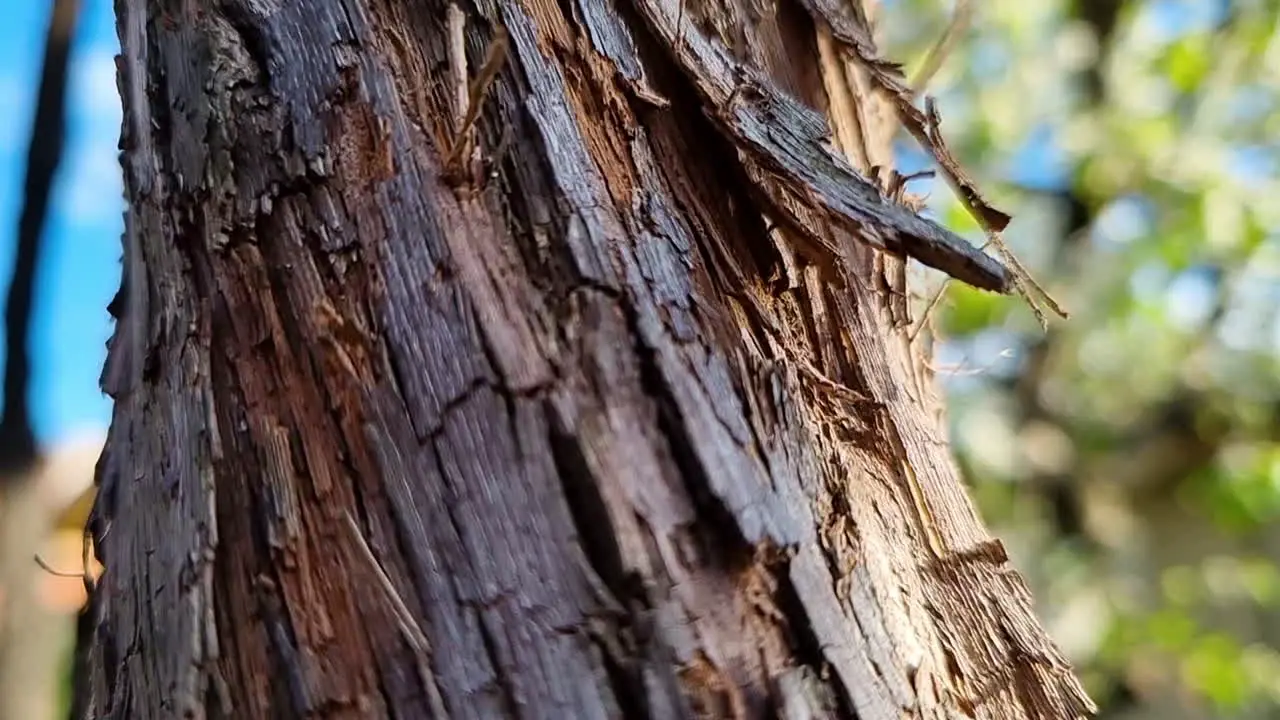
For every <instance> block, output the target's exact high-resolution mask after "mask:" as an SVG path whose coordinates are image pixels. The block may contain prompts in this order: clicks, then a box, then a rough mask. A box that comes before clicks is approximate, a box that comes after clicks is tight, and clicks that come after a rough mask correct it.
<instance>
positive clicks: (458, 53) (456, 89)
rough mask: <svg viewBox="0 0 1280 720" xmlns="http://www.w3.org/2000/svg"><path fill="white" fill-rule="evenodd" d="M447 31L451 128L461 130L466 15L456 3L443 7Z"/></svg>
mask: <svg viewBox="0 0 1280 720" xmlns="http://www.w3.org/2000/svg"><path fill="white" fill-rule="evenodd" d="M445 23H446V24H447V25H448V28H449V31H448V34H449V69H450V70H452V71H453V93H454V96H453V129H454V132H455V133H458V132H461V128H462V122H463V118H465V117H466V115H467V78H468V76H467V42H466V28H467V16H466V15H465V14H464V13H463V12H462V10H461V8H459V7H458V6H457V4H456V3H449V7H448V8H446V9H445Z"/></svg>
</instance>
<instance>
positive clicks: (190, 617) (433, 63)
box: [78, 0, 1090, 720]
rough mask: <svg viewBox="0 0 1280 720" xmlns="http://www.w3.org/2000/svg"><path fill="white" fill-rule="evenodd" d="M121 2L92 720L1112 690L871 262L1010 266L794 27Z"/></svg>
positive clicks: (679, 15) (1016, 699) (88, 708)
mask: <svg viewBox="0 0 1280 720" xmlns="http://www.w3.org/2000/svg"><path fill="white" fill-rule="evenodd" d="M210 5H211V7H210ZM197 6H199V7H197ZM162 7H167V9H162ZM117 8H118V12H119V27H120V34H121V40H122V46H123V55H122V59H121V92H122V95H123V97H124V102H125V125H124V128H123V138H122V148H123V150H124V154H123V162H124V167H125V176H126V187H127V192H128V199H129V212H128V216H127V224H126V237H125V281H124V283H123V285H122V291H121V295H120V297H119V302H118V303H116V305H117V308H116V309H117V311H119V312H120V313H121V316H120V317H119V319H118V324H117V331H116V335H115V337H114V338H113V340H112V344H111V348H110V354H109V358H108V362H107V367H106V369H105V371H104V386H105V388H106V389H107V391H108V392H110V393H111V394H112V395H113V397H115V399H116V410H115V418H114V421H113V424H112V428H111V432H110V437H109V439H108V442H107V447H106V449H105V451H104V454H103V457H102V460H101V461H100V464H99V482H100V484H101V490H100V493H99V500H98V503H97V506H96V507H95V513H94V518H93V521H92V526H93V527H92V530H93V532H94V535H95V541H96V547H97V549H98V552H99V555H100V558H101V560H102V562H103V564H104V566H105V568H106V571H105V574H104V576H103V578H102V581H101V583H100V584H99V586H98V588H97V589H96V591H95V592H94V594H93V600H92V606H91V610H90V612H91V613H92V614H93V618H94V622H95V624H96V625H97V629H96V631H95V632H94V634H93V638H92V640H91V642H90V643H89V644H88V646H87V648H86V653H87V655H86V656H85V662H84V666H85V667H86V668H87V670H86V672H85V673H82V678H81V680H82V682H80V683H79V689H78V698H79V703H80V707H81V708H83V710H84V711H85V712H86V713H87V714H88V715H89V716H92V717H112V718H138V719H146V718H168V717H210V718H222V717H225V718H232V717H234V718H272V717H281V718H292V717H325V718H340V717H351V718H364V717H371V718H383V717H387V718H392V717H394V718H419V717H422V718H427V717H438V718H443V717H477V718H504V717H529V718H534V717H536V718H570V717H571V718H596V717H599V718H614V717H632V718H639V717H663V718H666V717H695V716H696V717H743V718H756V717H785V718H805V717H858V718H861V719H862V720H869V719H874V718H901V717H922V718H923V717H939V718H942V717H960V716H969V717H980V718H1001V719H1004V718H1074V717H1078V716H1080V715H1082V714H1084V713H1086V712H1088V711H1089V709H1090V703H1089V701H1088V699H1087V698H1086V697H1085V695H1084V693H1083V691H1082V690H1081V689H1080V686H1079V684H1078V683H1077V681H1076V680H1075V678H1074V677H1073V676H1072V674H1071V671H1070V668H1069V667H1068V666H1067V664H1066V663H1065V662H1064V661H1063V659H1062V658H1061V657H1060V656H1059V654H1058V652H1057V650H1056V649H1055V648H1054V647H1053V645H1052V643H1051V642H1050V641H1049V640H1048V639H1047V638H1046V637H1045V636H1044V633H1043V631H1042V630H1041V628H1040V626H1039V625H1038V623H1037V622H1036V620H1035V618H1034V615H1033V612H1032V608H1031V600H1030V597H1029V596H1028V593H1027V591H1026V589H1025V586H1024V585H1023V583H1022V580H1021V578H1020V577H1019V576H1018V575H1017V573H1016V572H1015V571H1014V570H1013V569H1012V568H1011V567H1010V566H1009V564H1008V561H1007V557H1006V555H1005V553H1004V550H1003V547H1002V546H1001V545H1000V543H999V542H998V541H996V540H993V539H991V538H990V536H989V535H988V533H987V531H986V530H985V528H984V527H983V526H982V524H981V521H980V520H979V519H978V517H977V516H976V514H975V512H974V510H973V508H972V506H971V504H970V502H969V500H968V498H967V496H966V495H965V492H964V489H963V488H962V487H961V485H960V483H959V481H958V479H957V474H956V472H955V469H954V467H953V465H952V463H951V460H950V457H949V452H948V448H947V444H946V438H945V434H944V432H943V430H942V429H941V427H940V422H939V416H940V413H938V412H937V411H936V403H934V401H933V400H932V395H931V394H930V392H929V390H928V381H927V378H923V376H922V374H921V373H920V372H919V368H918V367H917V366H916V364H915V362H914V358H913V353H912V350H911V347H910V343H909V342H908V340H907V333H908V332H909V330H908V329H907V328H905V327H903V324H902V323H901V318H894V317H892V316H891V312H890V307H891V305H893V302H892V300H891V298H892V297H893V296H894V293H895V292H897V293H900V292H901V291H902V288H894V287H893V283H892V279H891V278H886V276H885V275H884V274H883V273H882V272H881V270H880V269H879V268H881V267H882V265H881V264H878V263H876V262H875V260H874V258H875V254H876V251H874V250H872V249H871V248H870V247H869V246H868V245H867V243H872V244H877V243H878V244H879V245H881V246H883V247H885V248H888V249H889V250H894V251H897V252H911V253H912V254H915V255H916V256H917V257H921V259H922V260H924V261H925V262H928V263H931V264H934V265H935V266H949V267H951V268H954V269H955V272H957V273H961V274H963V275H965V276H966V278H967V279H969V280H971V281H973V282H977V283H979V284H986V285H987V286H989V287H993V288H996V289H1005V286H1006V284H1005V283H1004V281H1003V276H1002V275H1001V272H1000V270H1001V268H1000V267H999V266H998V265H997V264H994V263H993V262H991V261H989V259H987V258H986V257H985V256H980V255H978V254H976V253H969V252H968V251H967V250H965V249H964V248H962V247H960V246H959V245H957V244H956V243H957V242H959V241H956V240H955V239H954V238H952V237H951V236H949V235H947V234H946V233H944V232H943V231H941V229H939V228H936V226H933V225H931V224H929V223H925V222H924V221H922V220H919V219H918V218H916V217H914V216H913V215H912V214H911V213H910V212H909V211H907V210H906V209H904V208H903V207H901V206H899V205H896V204H894V203H892V202H889V201H888V200H885V199H884V198H883V197H882V196H881V195H880V194H879V193H878V192H875V191H874V189H872V190H867V188H870V186H869V185H865V184H864V185H858V184H856V183H857V180H856V177H855V176H853V175H851V174H850V173H849V172H847V168H848V166H847V165H842V164H840V163H837V162H835V161H833V160H832V159H831V157H830V155H829V154H822V153H824V152H825V151H822V150H821V147H820V143H819V142H817V140H816V139H815V138H817V134H819V131H820V130H821V127H820V126H821V124H822V121H821V116H820V115H819V114H817V113H815V112H813V111H812V110H808V109H806V108H805V107H803V106H802V105H800V104H798V103H795V102H793V101H792V100H790V99H787V97H783V96H782V95H781V94H779V93H778V92H777V91H778V90H779V89H780V90H781V91H783V92H785V93H786V95H787V96H788V97H792V98H796V99H798V100H799V101H800V102H802V103H804V104H806V105H808V106H810V107H812V108H817V109H825V108H826V107H827V106H828V100H827V91H826V90H825V89H824V74H823V73H824V71H823V69H822V68H821V63H820V62H819V55H820V53H819V50H818V41H817V37H816V34H815V33H816V30H815V24H814V22H813V20H811V19H810V17H809V15H807V14H806V12H805V10H804V9H802V8H801V7H798V6H794V5H791V4H789V3H781V4H779V5H777V6H776V7H773V8H768V9H766V8H763V7H760V6H757V5H751V4H738V3H733V2H723V1H722V0H708V1H707V2H703V3H688V5H687V6H685V5H684V4H681V3H677V2H676V0H668V1H667V2H661V1H660V0H632V1H631V2H621V3H616V4H615V3H614V2H611V1H609V0H566V1H565V2H560V3H557V2H550V1H548V0H503V2H500V3H494V2H492V1H491V0H486V1H484V2H477V3H476V4H475V5H474V6H471V5H467V6H464V7H463V11H457V10H456V9H450V8H447V7H445V6H444V5H443V4H440V3H436V2H427V3H419V2H406V1H404V0H311V1H309V2H296V3H281V2H272V1H263V0H223V1H222V2H220V3H210V4H197V3H175V2H168V3H154V2H144V1H143V0H117ZM459 29H460V32H461V35H460V36H458V35H456V33H457V32H459ZM454 37H461V38H462V42H461V43H457V42H454V41H453V40H452V39H451V38H454ZM459 50H461V52H459ZM460 55H465V58H466V59H467V64H468V65H469V69H464V68H461V67H460V64H459V56H460ZM726 68H727V69H728V70H732V72H733V73H737V75H735V76H732V77H731V76H730V75H726V74H725V73H726V72H728V70H726ZM493 71H496V73H495V72H493ZM759 72H763V73H765V74H764V75H758V74H752V73H759ZM717 73H718V74H717ZM828 74H829V73H828ZM472 78H477V79H476V80H475V81H474V82H473V81H472ZM486 78H490V79H489V80H487V79H486ZM829 79H830V78H829V77H826V78H825V80H829ZM742 88H746V90H745V91H744V90H742ZM469 108H472V109H476V108H478V109H479V112H478V114H477V120H476V122H475V125H474V128H471V129H468V128H467V119H468V117H467V116H468V114H469V113H468V109H469ZM761 118H765V119H766V120H767V119H769V118H772V119H773V121H771V122H762V121H761ZM815 128H817V129H815ZM804 133H810V134H811V135H812V137H810V136H808V135H804ZM802 136H803V137H802ZM796 138H800V139H801V140H800V141H797V140H796ZM806 153H808V154H807V155H806ZM842 173H843V174H842ZM833 177H839V178H844V179H845V180H844V182H843V184H838V183H837V184H833V182H832V178H833ZM802 181H803V182H802ZM766 214H767V215H768V216H769V218H772V220H766V218H765V215H766ZM775 221H776V223H777V224H778V225H780V227H775V225H774V223H775ZM814 228H819V230H820V232H819V231H815V230H814ZM859 239H860V240H861V241H862V242H859V241H858V240H859ZM824 243H827V244H824ZM833 247H834V248H835V251H834V252H832V248H833ZM965 247H967V246H965ZM895 320H897V321H898V322H895ZM957 713H959V715H957Z"/></svg>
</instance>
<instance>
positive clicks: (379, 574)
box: [346, 512, 448, 717]
mask: <svg viewBox="0 0 1280 720" xmlns="http://www.w3.org/2000/svg"><path fill="white" fill-rule="evenodd" d="M346 520H347V529H348V530H349V531H350V532H351V538H352V540H353V542H354V544H355V547H356V549H357V550H359V551H360V555H361V557H362V558H363V559H364V560H365V561H366V562H367V563H368V564H369V568H370V569H371V570H373V574H374V576H375V577H376V578H377V579H378V585H379V586H380V587H381V588H382V594H383V596H384V597H385V598H386V599H387V602H388V603H390V605H391V611H392V614H393V615H395V617H396V623H397V624H398V625H399V626H400V631H401V633H402V634H403V635H404V638H405V640H406V641H407V642H408V643H409V647H410V648H411V649H412V650H413V654H414V659H415V660H417V664H418V675H419V678H420V680H421V681H422V684H423V686H424V687H425V689H426V691H427V694H428V696H429V700H430V702H431V710H432V712H433V714H434V715H435V716H436V717H448V713H447V712H446V711H445V704H444V697H443V696H441V694H440V688H439V686H438V685H437V684H436V680H435V674H434V673H433V672H432V671H431V659H430V658H431V641H429V640H428V639H427V636H426V634H425V633H423V632H422V628H421V627H419V626H418V623H417V622H416V621H415V620H414V619H413V613H411V612H409V606H408V605H406V604H405V602H404V598H402V597H400V593H398V592H396V586H395V584H394V583H392V582H391V577H390V576H389V575H387V572H386V570H383V569H382V565H381V563H379V562H378V558H377V557H376V556H375V555H374V554H373V548H371V547H369V543H368V542H367V541H366V540H365V539H364V534H363V533H361V532H360V525H359V524H357V523H356V519H355V518H354V517H353V516H352V515H351V513H350V512H347V513H346Z"/></svg>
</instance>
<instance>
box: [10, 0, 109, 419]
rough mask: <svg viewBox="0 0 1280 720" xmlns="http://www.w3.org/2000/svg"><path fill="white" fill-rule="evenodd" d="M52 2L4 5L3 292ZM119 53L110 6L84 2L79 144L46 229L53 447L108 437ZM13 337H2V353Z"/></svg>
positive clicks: (44, 299)
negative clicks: (94, 435) (88, 436)
mask: <svg viewBox="0 0 1280 720" xmlns="http://www.w3.org/2000/svg"><path fill="white" fill-rule="evenodd" d="M51 4H52V3H46V2H35V1H33V0H19V1H18V2H10V3H6V4H5V10H6V13H5V15H6V18H7V19H6V20H5V22H4V23H3V24H0V287H3V288H7V287H8V278H9V276H10V273H11V272H12V267H13V248H14V239H15V237H14V236H15V233H16V229H17V218H18V211H19V208H20V206H21V203H22V181H23V166H24V164H25V159H26V153H27V142H28V140H29V137H30V127H31V116H32V114H33V109H34V103H35V94H36V87H37V84H38V82H39V76H40V62H41V57H42V54H43V52H44V33H45V30H46V28H47V27H48V15H49V5H51ZM117 49H118V44H117V42H116V35H115V20H114V18H113V17H112V3H111V2H110V0H85V5H84V14H83V15H82V17H81V21H80V27H79V32H78V41H77V45H76V49H75V52H74V53H73V55H72V60H71V86H70V88H69V92H70V95H69V97H68V113H67V123H68V132H69V137H68V138H67V140H68V144H67V148H66V153H65V155H64V156H63V163H62V167H61V169H60V171H59V177H58V183H57V187H56V188H55V191H54V196H53V201H52V204H51V207H50V217H49V222H48V224H47V226H46V235H45V246H44V256H43V258H42V261H41V272H40V277H39V279H38V285H37V293H38V294H37V304H36V317H35V322H34V323H33V325H34V329H35V338H34V343H35V350H34V362H33V365H34V370H35V377H34V379H33V383H34V385H33V387H32V389H31V400H32V411H33V413H34V422H35V426H36V433H37V434H38V435H39V437H40V439H41V440H42V441H43V442H45V443H50V444H52V443H58V442H61V441H63V440H66V439H69V437H70V436H72V435H79V434H82V433H84V432H92V431H101V430H102V429H104V428H105V427H106V425H107V423H108V422H109V420H110V417H111V403H110V400H109V399H108V398H106V397H104V396H103V395H102V394H101V392H100V391H99V390H98V373H99V372H100V370H101V368H102V361H103V359H104V358H105V357H106V347H105V343H106V340H107V338H108V337H109V335H110V333H111V323H110V316H109V315H107V311H106V307H107V303H108V302H110V301H111V296H112V295H113V294H114V293H115V291H116V287H117V286H118V284H119V278H120V232H121V230H122V228H123V220H122V216H121V212H122V211H123V208H124V201H123V199H122V197H121V187H120V171H119V164H118V162H117V159H116V142H117V138H118V137H119V133H120V102H119V99H118V96H117V94H116V84H115V62H114V59H113V57H114V55H115V53H116V52H117ZM2 343H3V339H0V344H2Z"/></svg>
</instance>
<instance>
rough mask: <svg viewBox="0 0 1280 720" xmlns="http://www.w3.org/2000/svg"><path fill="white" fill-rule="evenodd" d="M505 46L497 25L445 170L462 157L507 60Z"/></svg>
mask: <svg viewBox="0 0 1280 720" xmlns="http://www.w3.org/2000/svg"><path fill="white" fill-rule="evenodd" d="M507 44H508V36H507V29H506V28H504V27H502V26H501V25H499V26H498V30H497V33H495V35H494V38H493V41H492V42H490V43H489V51H488V52H487V53H485V58H484V64H483V65H481V66H480V73H479V74H478V75H476V77H475V79H474V80H472V81H471V87H470V89H469V91H468V92H467V112H466V115H464V116H463V118H462V124H461V125H460V126H459V127H458V128H456V129H455V131H454V137H453V141H452V142H450V143H449V152H448V153H447V154H446V156H445V161H444V165H445V168H446V169H452V168H454V167H455V166H456V165H457V163H458V160H459V158H460V157H461V155H462V150H463V148H464V146H465V145H466V144H467V143H466V136H467V133H468V132H470V131H471V126H472V125H474V124H475V122H476V118H477V117H479V115H480V106H481V104H483V102H484V97H485V94H486V93H488V92H489V88H490V87H491V86H492V85H493V79H494V78H495V77H497V75H498V71H499V70H501V69H502V65H503V63H504V62H505V61H506V59H507Z"/></svg>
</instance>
